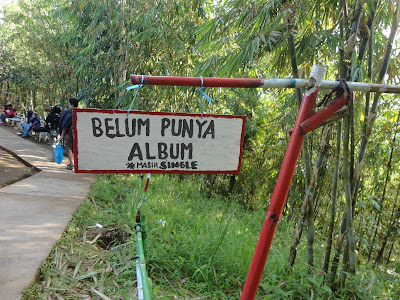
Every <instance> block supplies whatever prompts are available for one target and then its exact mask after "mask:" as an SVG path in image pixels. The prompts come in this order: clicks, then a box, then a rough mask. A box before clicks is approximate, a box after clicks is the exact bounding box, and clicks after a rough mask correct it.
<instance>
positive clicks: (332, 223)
mask: <svg viewBox="0 0 400 300" xmlns="http://www.w3.org/2000/svg"><path fill="white" fill-rule="evenodd" d="M341 139H342V121H339V122H337V130H336V150H335V169H334V171H333V179H332V193H331V215H330V221H329V230H328V238H327V245H326V249H325V259H324V267H323V270H324V272H325V274H326V275H327V274H328V269H329V261H330V258H331V250H332V235H333V229H334V226H335V215H336V199H337V183H338V177H339V176H338V175H339V159H340V157H339V156H340V143H341Z"/></svg>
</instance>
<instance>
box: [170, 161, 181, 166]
mask: <svg viewBox="0 0 400 300" xmlns="http://www.w3.org/2000/svg"><path fill="white" fill-rule="evenodd" d="M168 165H169V166H170V168H179V161H177V162H171V163H168Z"/></svg>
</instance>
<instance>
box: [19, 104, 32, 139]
mask: <svg viewBox="0 0 400 300" xmlns="http://www.w3.org/2000/svg"><path fill="white" fill-rule="evenodd" d="M32 113H33V111H31V110H28V111H27V112H26V114H27V118H26V122H20V123H19V125H18V130H19V131H18V132H17V134H19V135H21V134H23V133H24V128H25V127H26V126H27V125H28V123H29V121H30V120H31V118H32Z"/></svg>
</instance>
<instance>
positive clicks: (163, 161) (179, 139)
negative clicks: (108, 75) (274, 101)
mask: <svg viewBox="0 0 400 300" xmlns="http://www.w3.org/2000/svg"><path fill="white" fill-rule="evenodd" d="M73 118H74V153H75V164H76V166H75V171H76V172H77V173H198V174H202V173H203V174H205V173H211V174H238V173H239V172H240V165H241V157H242V151H243V139H244V128H245V122H246V117H245V116H232V115H206V114H204V115H203V117H201V116H200V114H186V113H168V112H145V111H131V112H130V113H129V115H127V111H122V110H100V109H79V108H76V109H74V111H73Z"/></svg>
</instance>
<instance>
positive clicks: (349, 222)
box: [342, 116, 356, 274]
mask: <svg viewBox="0 0 400 300" xmlns="http://www.w3.org/2000/svg"><path fill="white" fill-rule="evenodd" d="M349 136H350V116H348V117H345V121H344V130H343V171H342V172H343V184H344V191H345V195H346V231H347V241H348V245H349V268H350V273H351V274H355V271H356V266H355V251H354V232H353V206H352V201H351V189H350V165H349V163H350V153H349Z"/></svg>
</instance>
